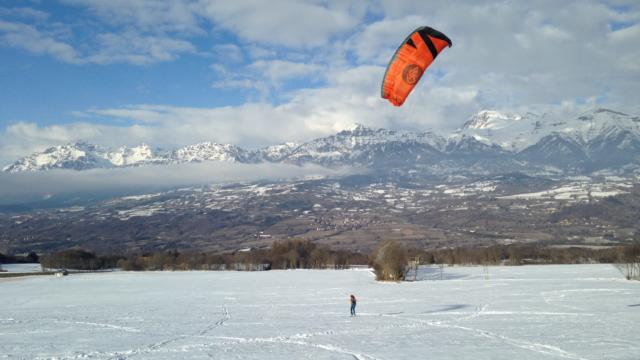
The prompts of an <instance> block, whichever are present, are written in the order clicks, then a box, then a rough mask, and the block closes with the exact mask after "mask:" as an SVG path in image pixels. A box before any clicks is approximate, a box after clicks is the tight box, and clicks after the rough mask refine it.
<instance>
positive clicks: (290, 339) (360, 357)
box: [216, 334, 378, 360]
mask: <svg viewBox="0 0 640 360" xmlns="http://www.w3.org/2000/svg"><path fill="white" fill-rule="evenodd" d="M301 335H304V336H301ZM307 335H308V336H307ZM311 336H313V335H311V334H299V335H294V336H278V337H273V338H241V337H228V336H219V337H216V338H217V339H222V340H232V341H236V342H237V343H238V344H247V343H280V344H292V345H301V346H310V347H314V348H318V349H322V350H327V351H331V352H335V353H340V354H345V355H350V356H352V357H353V358H354V359H356V360H378V358H376V357H374V356H372V355H369V354H366V353H362V352H355V351H351V350H347V349H344V348H341V347H339V346H336V345H331V344H316V343H311V342H307V341H301V340H296V339H297V338H304V337H311Z"/></svg>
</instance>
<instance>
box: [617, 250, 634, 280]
mask: <svg viewBox="0 0 640 360" xmlns="http://www.w3.org/2000/svg"><path fill="white" fill-rule="evenodd" d="M615 266H616V268H618V270H620V272H621V273H622V275H624V277H625V278H626V279H627V280H640V243H635V244H632V245H627V246H625V247H623V248H620V249H619V251H618V261H617V262H616V264H615Z"/></svg>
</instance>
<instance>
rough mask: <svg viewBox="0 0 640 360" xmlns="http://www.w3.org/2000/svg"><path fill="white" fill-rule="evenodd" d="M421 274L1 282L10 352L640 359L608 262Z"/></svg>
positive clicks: (635, 318)
mask: <svg viewBox="0 0 640 360" xmlns="http://www.w3.org/2000/svg"><path fill="white" fill-rule="evenodd" d="M487 275H488V276H487ZM420 278H422V279H423V281H417V282H408V283H377V282H376V281H374V279H373V277H372V275H371V274H370V272H368V271H366V270H346V271H329V270H327V271H318V270H316V271H306V270H297V271H269V272H254V273H248V272H145V273H129V272H114V273H100V274H78V275H70V276H67V277H62V278H56V277H53V276H34V277H27V278H8V279H0V304H2V306H1V307H0V358H8V359H23V358H24V359H87V358H88V359H187V358H188V359H209V358H212V359H492V360H494V359H509V360H511V359H638V358H640V340H639V339H638V330H640V282H630V281H626V280H623V279H622V277H621V276H620V274H619V273H618V272H617V271H616V270H615V269H614V268H613V267H612V266H610V265H573V266H571V265H568V266H523V267H490V268H488V274H487V273H486V272H485V270H484V268H482V267H467V268H458V267H456V268H444V272H443V274H442V280H441V275H440V269H438V268H435V267H434V268H426V269H423V270H422V271H421V273H420ZM351 293H353V294H355V295H356V296H357V297H358V300H359V301H358V308H357V311H358V316H357V317H355V318H352V317H350V316H349V294H351Z"/></svg>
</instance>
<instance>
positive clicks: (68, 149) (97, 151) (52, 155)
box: [3, 142, 113, 172]
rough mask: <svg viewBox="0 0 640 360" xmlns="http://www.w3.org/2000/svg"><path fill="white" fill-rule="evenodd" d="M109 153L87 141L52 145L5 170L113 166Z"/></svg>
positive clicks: (74, 168)
mask: <svg viewBox="0 0 640 360" xmlns="http://www.w3.org/2000/svg"><path fill="white" fill-rule="evenodd" d="M108 154H109V152H108V150H106V149H103V148H101V147H98V146H96V145H91V144H87V143H85V142H77V143H73V144H66V145H59V146H52V147H50V148H47V149H45V150H44V151H42V152H36V153H33V154H31V155H29V156H26V157H24V158H22V159H20V160H18V161H16V162H15V163H13V164H11V165H9V166H7V167H5V168H4V169H3V171H6V172H21V171H38V170H50V169H73V170H87V169H93V168H105V167H113V164H112V163H111V161H109V160H108Z"/></svg>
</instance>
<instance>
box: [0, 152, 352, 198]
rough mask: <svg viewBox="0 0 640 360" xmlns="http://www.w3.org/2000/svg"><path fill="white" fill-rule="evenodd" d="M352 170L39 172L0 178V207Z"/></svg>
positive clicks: (218, 165)
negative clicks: (86, 196)
mask: <svg viewBox="0 0 640 360" xmlns="http://www.w3.org/2000/svg"><path fill="white" fill-rule="evenodd" d="M355 171H356V170H355V169H351V168H342V169H327V168H323V167H320V166H304V167H300V166H293V165H284V164H267V163H265V164H233V163H224V162H206V163H199V164H182V165H169V166H146V167H138V168H121V169H110V170H105V169H95V170H87V171H80V172H79V171H74V170H51V171H44V172H39V173H15V174H9V173H0V205H5V206H6V205H16V204H25V203H31V202H38V201H41V200H56V199H58V200H60V199H64V198H65V197H73V198H78V197H81V196H83V195H87V194H91V195H95V194H96V193H99V194H107V193H109V194H114V193H115V194H118V193H119V194H131V193H136V192H145V193H149V192H153V191H160V190H163V189H167V188H175V187H178V186H199V185H210V184H219V183H230V182H244V181H259V180H282V179H291V178H294V179H296V178H298V179H299V178H304V177H307V176H314V177H316V176H327V175H331V176H339V175H347V174H351V173H354V172H355Z"/></svg>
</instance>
